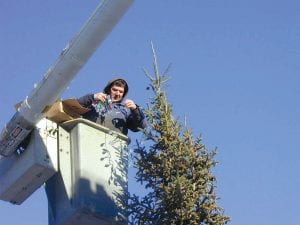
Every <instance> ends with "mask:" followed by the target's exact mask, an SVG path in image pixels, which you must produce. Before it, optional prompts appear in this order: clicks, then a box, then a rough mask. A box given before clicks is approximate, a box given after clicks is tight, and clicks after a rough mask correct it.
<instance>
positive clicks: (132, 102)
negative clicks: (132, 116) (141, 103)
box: [124, 99, 136, 110]
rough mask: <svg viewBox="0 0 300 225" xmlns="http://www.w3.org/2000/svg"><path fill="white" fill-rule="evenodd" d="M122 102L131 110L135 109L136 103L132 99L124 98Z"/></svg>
mask: <svg viewBox="0 0 300 225" xmlns="http://www.w3.org/2000/svg"><path fill="white" fill-rule="evenodd" d="M124 103H125V106H126V107H127V108H129V109H132V110H134V109H136V104H135V103H134V101H132V100H130V99H126V100H125V102H124Z"/></svg>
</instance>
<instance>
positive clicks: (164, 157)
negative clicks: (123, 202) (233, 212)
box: [128, 46, 230, 225]
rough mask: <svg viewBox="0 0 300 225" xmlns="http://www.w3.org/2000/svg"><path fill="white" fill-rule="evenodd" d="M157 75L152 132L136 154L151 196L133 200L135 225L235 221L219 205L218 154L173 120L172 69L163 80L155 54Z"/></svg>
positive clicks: (151, 110) (217, 224) (148, 111)
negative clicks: (215, 170) (168, 87)
mask: <svg viewBox="0 0 300 225" xmlns="http://www.w3.org/2000/svg"><path fill="white" fill-rule="evenodd" d="M152 52H153V58H154V62H153V64H154V76H151V75H150V74H149V72H148V71H147V70H144V71H145V74H146V76H147V77H148V78H149V80H150V87H149V89H151V90H152V91H153V93H154V96H153V97H152V98H151V99H150V103H149V104H148V108H147V109H146V110H145V114H146V118H147V122H148V127H147V129H146V130H144V131H143V132H144V133H143V139H145V140H146V143H145V144H143V145H142V144H140V143H139V142H137V147H136V148H135V150H134V156H135V167H136V169H137V173H136V180H137V181H138V182H141V183H143V184H145V187H146V189H147V191H148V192H147V194H146V195H145V196H143V197H138V196H136V195H133V196H131V197H130V198H129V199H130V201H129V207H128V209H129V218H130V219H129V221H130V224H139V225H197V224H201V225H223V224H226V223H227V222H228V221H229V220H230V219H229V217H227V216H225V215H224V210H223V209H222V208H221V207H219V206H218V205H217V200H218V197H217V196H216V193H215V188H216V185H215V183H216V178H215V176H214V175H213V174H212V172H211V170H212V168H213V167H214V166H215V165H216V163H217V162H216V161H215V160H214V157H215V154H216V151H215V150H213V151H209V150H208V149H207V148H206V146H205V145H203V144H202V143H201V137H197V138H194V137H193V134H192V132H191V130H190V129H189V128H188V127H187V126H186V125H185V124H183V123H181V122H179V120H178V119H174V117H173V112H172V106H171V105H170V104H169V103H168V100H167V97H166V91H165V88H166V83H167V82H168V80H169V78H168V77H167V72H168V70H169V67H168V68H167V70H166V71H165V72H164V73H163V74H162V75H160V74H159V70H158V65H157V60H156V55H155V51H154V49H153V46H152Z"/></svg>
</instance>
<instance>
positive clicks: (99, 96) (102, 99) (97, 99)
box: [94, 92, 107, 102]
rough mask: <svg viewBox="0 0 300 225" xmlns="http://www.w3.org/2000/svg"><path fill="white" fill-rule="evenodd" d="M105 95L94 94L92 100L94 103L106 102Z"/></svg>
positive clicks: (100, 93)
mask: <svg viewBox="0 0 300 225" xmlns="http://www.w3.org/2000/svg"><path fill="white" fill-rule="evenodd" d="M106 96H107V95H106V94H104V93H102V92H99V93H96V94H94V99H95V100H96V101H101V102H105V101H106Z"/></svg>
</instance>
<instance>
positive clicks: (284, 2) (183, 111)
mask: <svg viewBox="0 0 300 225" xmlns="http://www.w3.org/2000/svg"><path fill="white" fill-rule="evenodd" d="M98 3H99V1H98V0H89V1H84V0H77V1H72V0H59V1H58V0H52V1H38V0H26V1H17V0H9V1H4V0H0V34H1V35H0V77H1V88H0V109H1V116H0V127H1V129H2V128H3V127H4V125H5V123H6V122H8V121H9V120H10V118H11V117H12V115H13V114H14V105H15V103H17V102H19V101H22V100H23V99H24V98H25V97H26V95H28V94H29V93H30V91H31V90H32V88H33V85H34V84H35V83H38V82H39V81H40V80H41V79H42V76H43V74H44V73H45V72H46V71H47V69H48V68H49V67H50V66H51V65H53V63H54V62H55V60H56V59H57V57H58V55H59V54H60V52H61V50H62V49H63V48H64V47H65V46H66V44H67V43H68V42H69V40H70V39H71V38H72V37H73V36H74V35H75V34H76V33H77V32H78V31H79V29H80V28H81V26H82V25H83V23H84V22H85V21H86V19H87V18H88V17H89V16H90V14H91V13H92V11H93V10H94V9H95V7H96V6H97V4H98ZM299 21H300V2H299V1H296V0H152V1H145V0H136V2H135V3H134V4H133V6H132V7H131V8H130V10H129V11H128V12H127V14H126V15H125V16H124V17H123V19H122V20H121V22H120V23H119V24H118V25H117V26H116V27H115V29H114V30H113V32H112V33H111V34H110V35H109V37H108V38H107V39H106V40H105V42H104V43H103V44H102V45H101V46H100V47H99V49H98V50H97V52H96V53H95V54H94V55H93V57H92V58H91V59H90V60H89V62H88V63H87V64H86V65H85V67H84V68H83V69H82V70H81V71H80V73H79V74H78V75H77V76H76V78H75V79H74V80H73V81H72V83H71V84H70V85H69V88H68V89H67V90H66V91H65V92H64V94H63V96H62V98H69V97H80V96H82V95H84V94H86V93H89V92H96V91H99V90H102V88H103V86H104V85H105V84H106V83H107V81H108V80H109V79H110V78H112V77H116V76H122V77H124V78H125V79H127V80H128V82H129V85H130V93H129V96H128V97H129V98H132V99H134V100H135V101H136V102H138V103H139V104H140V105H141V106H145V105H146V102H147V101H148V98H149V96H150V93H149V92H148V91H147V90H146V86H147V84H148V80H147V78H146V76H144V73H143V71H142V68H143V67H145V68H147V69H148V70H149V71H152V53H151V47H150V42H151V41H152V42H153V43H154V45H155V48H156V51H157V56H158V62H159V65H160V69H161V71H163V70H164V69H165V68H166V67H167V66H168V64H169V63H172V67H171V70H170V73H169V75H170V76H171V77H172V79H171V80H170V83H169V88H168V97H169V100H170V102H171V104H172V105H173V107H174V113H175V115H176V116H179V117H180V118H181V119H183V118H184V117H185V116H186V117H187V123H188V125H189V126H190V127H191V128H192V129H193V131H194V134H195V135H198V134H202V136H203V139H204V143H205V144H206V145H207V146H208V147H209V148H211V149H213V148H215V147H218V149H219V154H218V155H217V158H216V159H217V160H218V161H219V165H218V166H217V167H216V168H215V170H214V171H215V175H216V176H217V179H218V183H217V186H218V189H217V194H218V196H219V197H220V198H221V199H220V200H219V205H220V206H222V207H223V208H224V209H225V214H226V215H228V216H230V217H231V218H232V221H231V222H230V224H232V225H252V224H259V225H270V224H272V225H282V224H285V225H299V223H300V213H299V209H300V203H299V200H300V192H299V190H300V179H299V171H300V154H299V152H300V141H299V136H300V120H299V115H300V103H299V97H300V85H299V84H300V73H299V72H300V63H299V62H300V61H299V59H300V41H299V40H300V22H299ZM130 179H131V180H132V177H131V178H130ZM130 187H131V190H134V189H138V188H139V186H138V185H135V184H133V185H131V186H130ZM47 217H48V214H47V200H46V196H45V193H44V189H43V188H40V189H38V190H37V191H36V192H35V193H34V194H33V195H32V196H31V197H30V198H29V199H28V200H27V201H26V202H24V203H23V204H22V205H21V206H15V205H11V204H10V203H7V202H3V201H1V202H0V225H46V224H47V220H48V219H47Z"/></svg>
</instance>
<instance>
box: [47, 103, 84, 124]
mask: <svg viewBox="0 0 300 225" xmlns="http://www.w3.org/2000/svg"><path fill="white" fill-rule="evenodd" d="M88 111H89V109H87V108H85V107H83V106H81V105H80V104H79V102H78V101H77V100H76V99H66V100H63V101H57V102H55V103H54V104H53V105H52V106H50V107H49V108H48V109H47V110H46V112H45V116H46V118H47V119H49V120H52V121H54V122H56V123H62V122H65V121H68V120H72V119H76V118H79V117H80V116H81V115H82V114H84V113H86V112H88Z"/></svg>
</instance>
